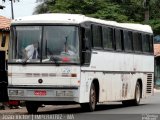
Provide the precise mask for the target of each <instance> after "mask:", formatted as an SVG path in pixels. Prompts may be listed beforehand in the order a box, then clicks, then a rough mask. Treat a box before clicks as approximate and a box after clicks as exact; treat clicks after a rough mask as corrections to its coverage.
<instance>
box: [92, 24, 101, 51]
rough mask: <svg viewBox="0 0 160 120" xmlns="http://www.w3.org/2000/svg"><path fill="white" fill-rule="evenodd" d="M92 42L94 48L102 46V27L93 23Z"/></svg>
mask: <svg viewBox="0 0 160 120" xmlns="http://www.w3.org/2000/svg"><path fill="white" fill-rule="evenodd" d="M92 43H93V47H94V48H102V27H101V26H98V25H92Z"/></svg>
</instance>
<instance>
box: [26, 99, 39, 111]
mask: <svg viewBox="0 0 160 120" xmlns="http://www.w3.org/2000/svg"><path fill="white" fill-rule="evenodd" d="M25 104H26V109H27V111H28V113H29V114H35V113H37V110H38V107H39V105H38V104H36V103H35V102H31V101H26V102H25Z"/></svg>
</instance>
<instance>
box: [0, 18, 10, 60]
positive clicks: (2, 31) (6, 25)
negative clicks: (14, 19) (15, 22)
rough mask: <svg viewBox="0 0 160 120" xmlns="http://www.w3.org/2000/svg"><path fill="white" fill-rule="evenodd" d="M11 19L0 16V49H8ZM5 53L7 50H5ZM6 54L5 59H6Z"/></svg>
mask: <svg viewBox="0 0 160 120" xmlns="http://www.w3.org/2000/svg"><path fill="white" fill-rule="evenodd" d="M10 24H11V19H8V18H6V17H3V16H0V51H7V50H8V42H9V31H10ZM6 54H7V52H6ZM7 58H8V57H7V55H6V59H7Z"/></svg>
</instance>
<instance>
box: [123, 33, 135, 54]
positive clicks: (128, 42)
mask: <svg viewBox="0 0 160 120" xmlns="http://www.w3.org/2000/svg"><path fill="white" fill-rule="evenodd" d="M123 37H124V50H125V51H127V52H131V51H132V50H133V35H132V32H131V31H123Z"/></svg>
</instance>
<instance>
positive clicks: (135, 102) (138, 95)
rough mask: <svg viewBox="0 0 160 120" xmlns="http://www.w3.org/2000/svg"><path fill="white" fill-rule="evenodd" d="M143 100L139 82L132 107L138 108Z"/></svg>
mask: <svg viewBox="0 0 160 120" xmlns="http://www.w3.org/2000/svg"><path fill="white" fill-rule="evenodd" d="M140 100H141V87H140V84H139V82H137V84H136V88H135V95H134V99H133V100H132V105H134V106H138V105H139V104H140Z"/></svg>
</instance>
